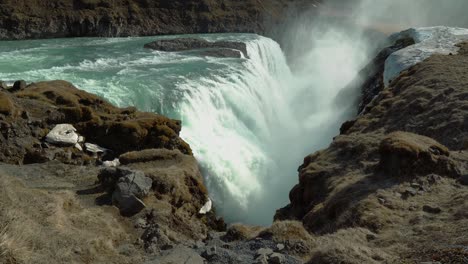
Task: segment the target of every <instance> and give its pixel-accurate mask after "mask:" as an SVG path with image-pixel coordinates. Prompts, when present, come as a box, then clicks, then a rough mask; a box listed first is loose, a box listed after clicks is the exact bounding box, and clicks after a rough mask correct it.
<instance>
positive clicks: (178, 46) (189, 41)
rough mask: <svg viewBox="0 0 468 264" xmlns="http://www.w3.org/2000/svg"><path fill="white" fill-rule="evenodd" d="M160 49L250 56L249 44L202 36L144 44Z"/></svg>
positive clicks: (236, 56)
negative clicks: (208, 38)
mask: <svg viewBox="0 0 468 264" xmlns="http://www.w3.org/2000/svg"><path fill="white" fill-rule="evenodd" d="M144 47H145V48H147V49H152V50H159V51H169V52H177V51H193V52H197V54H200V55H203V56H211V57H220V58H242V57H245V58H248V57H249V56H248V54H247V45H246V44H245V43H243V42H236V41H215V42H210V41H207V40H205V39H201V38H175V39H163V40H157V41H154V42H151V43H148V44H145V46H144Z"/></svg>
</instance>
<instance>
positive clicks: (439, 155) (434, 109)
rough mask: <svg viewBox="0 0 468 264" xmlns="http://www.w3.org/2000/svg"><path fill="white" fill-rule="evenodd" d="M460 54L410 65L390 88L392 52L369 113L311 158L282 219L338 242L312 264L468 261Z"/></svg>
mask: <svg viewBox="0 0 468 264" xmlns="http://www.w3.org/2000/svg"><path fill="white" fill-rule="evenodd" d="M395 45H397V46H398V43H397V44H395ZM405 45H406V44H405ZM393 47H395V46H393ZM459 47H460V50H459V51H458V54H452V55H451V56H444V55H432V56H431V57H430V58H428V59H426V60H425V61H424V62H421V63H419V64H417V65H415V66H412V67H411V68H409V69H408V70H406V71H404V72H402V74H400V76H399V77H398V78H396V79H395V80H393V81H392V82H391V84H390V85H389V86H388V87H384V86H383V81H382V80H383V71H382V68H381V67H382V63H383V62H384V60H381V58H380V57H382V55H385V56H388V52H387V51H386V50H384V51H383V52H381V53H380V54H379V56H378V57H377V59H376V61H380V62H379V63H374V62H375V61H374V62H373V63H374V65H376V67H377V68H375V69H374V72H373V73H372V74H371V75H370V76H369V78H368V79H367V81H365V82H364V83H365V86H364V87H363V89H364V92H365V93H367V91H369V93H368V94H369V95H371V96H369V97H367V96H364V100H366V102H364V103H363V104H362V105H361V107H362V106H363V107H362V109H365V110H364V111H363V112H362V113H361V114H360V115H359V116H358V117H357V118H356V119H354V120H351V121H348V122H346V123H345V124H344V125H343V127H342V128H341V135H339V136H337V137H336V138H335V139H334V141H333V142H332V144H331V145H330V146H329V147H328V148H327V149H324V150H321V151H318V152H316V153H314V154H312V155H310V156H308V157H306V158H305V159H304V163H303V164H302V165H301V166H300V168H299V183H298V184H297V185H296V186H295V187H294V188H293V189H292V190H291V192H290V204H289V205H287V206H286V207H284V208H282V209H280V210H278V211H277V214H276V216H275V218H276V220H277V221H278V220H285V219H295V220H299V221H301V222H302V223H303V224H304V226H305V227H306V228H307V230H308V231H309V232H311V233H312V234H314V235H315V238H316V239H321V240H327V239H326V237H329V238H330V237H333V241H330V243H329V244H327V242H323V241H322V242H321V244H320V245H321V246H318V247H317V248H316V249H315V250H314V249H312V250H311V251H310V256H311V259H310V263H341V262H343V263H385V262H387V263H398V262H416V263H419V262H423V261H442V262H446V261H447V262H450V261H452V262H453V261H455V262H457V261H461V260H462V259H464V258H466V252H467V251H466V250H467V248H466V245H464V244H463V243H460V241H461V240H460V238H461V237H462V236H463V235H460V231H459V230H463V231H461V232H462V233H466V232H468V230H467V229H466V227H465V226H466V224H467V220H466V218H463V217H460V216H461V215H463V214H460V212H463V211H464V210H466V208H467V206H468V205H467V203H466V198H467V197H468V189H467V188H466V187H465V186H463V184H462V182H463V179H464V177H466V176H464V175H466V173H467V170H468V149H467V147H466V145H465V144H464V142H465V141H466V139H467V136H468V120H467V119H466V116H468V110H467V109H468V108H467V106H468V97H467V96H466V83H467V82H468V79H467V76H468V75H467V73H468V68H467V67H466V62H467V60H468V44H460V45H459ZM385 56H383V57H385ZM383 57H382V58H383ZM376 84H377V85H376ZM376 87H378V88H377V89H374V88H376ZM370 97H373V100H367V99H366V98H370ZM358 230H359V231H358ZM455 230H457V231H455ZM351 232H358V233H360V235H357V233H356V234H355V235H356V237H355V238H354V239H352V241H353V243H356V245H359V246H355V245H354V246H353V245H350V244H346V243H345V242H344V241H343V242H339V241H340V240H341V238H339V237H340V236H341V235H344V234H345V233H346V234H347V235H351ZM361 232H364V233H361ZM366 233H367V234H366ZM401 234H406V235H401ZM390 241H391V242H390ZM431 241H437V243H432V242H431ZM390 244H391V245H393V246H389V245H390ZM358 248H359V250H358ZM462 262H463V261H461V262H460V263H462Z"/></svg>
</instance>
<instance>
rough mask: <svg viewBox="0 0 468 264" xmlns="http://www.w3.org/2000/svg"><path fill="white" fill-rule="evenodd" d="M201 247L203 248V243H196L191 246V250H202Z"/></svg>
mask: <svg viewBox="0 0 468 264" xmlns="http://www.w3.org/2000/svg"><path fill="white" fill-rule="evenodd" d="M203 247H205V243H203V242H202V241H197V242H195V244H194V245H193V248H195V249H200V248H203Z"/></svg>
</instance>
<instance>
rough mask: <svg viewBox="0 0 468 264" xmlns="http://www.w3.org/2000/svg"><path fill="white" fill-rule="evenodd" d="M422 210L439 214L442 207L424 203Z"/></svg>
mask: <svg viewBox="0 0 468 264" xmlns="http://www.w3.org/2000/svg"><path fill="white" fill-rule="evenodd" d="M423 211H424V212H426V213H430V214H440V213H441V212H442V209H440V208H439V207H434V206H430V205H424V206H423Z"/></svg>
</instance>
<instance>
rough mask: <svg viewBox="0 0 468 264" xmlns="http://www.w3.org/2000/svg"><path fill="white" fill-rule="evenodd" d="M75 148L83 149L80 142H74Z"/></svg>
mask: <svg viewBox="0 0 468 264" xmlns="http://www.w3.org/2000/svg"><path fill="white" fill-rule="evenodd" d="M75 148H77V149H78V150H79V151H83V147H81V145H80V143H76V144H75Z"/></svg>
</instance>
